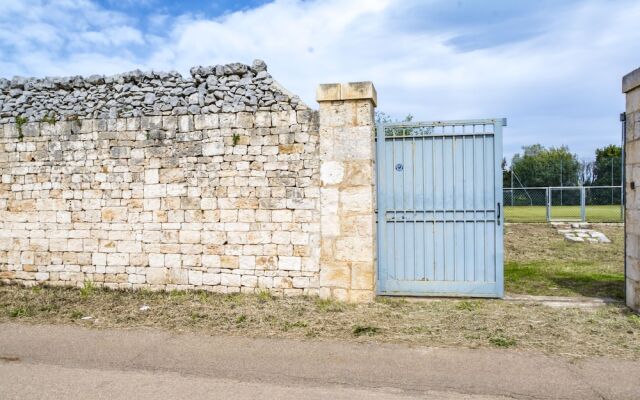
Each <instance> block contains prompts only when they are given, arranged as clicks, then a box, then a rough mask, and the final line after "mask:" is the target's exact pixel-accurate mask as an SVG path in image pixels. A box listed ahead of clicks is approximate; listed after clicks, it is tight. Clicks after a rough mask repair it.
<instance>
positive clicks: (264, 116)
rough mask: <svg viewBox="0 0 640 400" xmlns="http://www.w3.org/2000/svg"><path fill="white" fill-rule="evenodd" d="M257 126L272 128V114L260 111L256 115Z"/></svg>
mask: <svg viewBox="0 0 640 400" xmlns="http://www.w3.org/2000/svg"><path fill="white" fill-rule="evenodd" d="M255 125H256V127H259V128H269V127H271V113H270V112H269V111H258V112H256V113H255Z"/></svg>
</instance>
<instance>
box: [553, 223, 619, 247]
mask: <svg viewBox="0 0 640 400" xmlns="http://www.w3.org/2000/svg"><path fill="white" fill-rule="evenodd" d="M551 225H552V226H553V227H554V228H555V229H556V230H557V231H558V233H559V234H561V235H563V236H564V238H565V240H567V241H569V242H586V243H611V240H610V239H609V238H607V236H606V235H605V234H604V233H602V232H599V231H596V230H593V229H591V224H588V223H584V222H574V223H569V222H552V223H551Z"/></svg>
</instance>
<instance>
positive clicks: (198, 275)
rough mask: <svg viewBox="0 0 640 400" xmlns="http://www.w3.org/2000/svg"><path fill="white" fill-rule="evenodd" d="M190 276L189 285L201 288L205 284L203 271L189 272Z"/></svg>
mask: <svg viewBox="0 0 640 400" xmlns="http://www.w3.org/2000/svg"><path fill="white" fill-rule="evenodd" d="M188 276H189V284H190V285H196V286H200V285H202V284H203V274H202V271H194V270H189V272H188Z"/></svg>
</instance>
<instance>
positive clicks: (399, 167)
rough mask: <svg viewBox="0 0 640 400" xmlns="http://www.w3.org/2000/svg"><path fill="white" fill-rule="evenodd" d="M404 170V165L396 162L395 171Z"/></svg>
mask: <svg viewBox="0 0 640 400" xmlns="http://www.w3.org/2000/svg"><path fill="white" fill-rule="evenodd" d="M403 170H404V165H402V164H400V163H398V164H396V171H398V172H402V171H403Z"/></svg>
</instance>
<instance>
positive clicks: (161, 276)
mask: <svg viewBox="0 0 640 400" xmlns="http://www.w3.org/2000/svg"><path fill="white" fill-rule="evenodd" d="M145 273H146V280H147V283H149V284H151V285H164V284H166V283H167V281H168V280H169V270H168V269H167V268H147V269H146V271H145Z"/></svg>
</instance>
